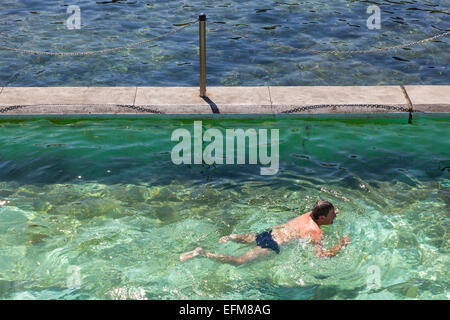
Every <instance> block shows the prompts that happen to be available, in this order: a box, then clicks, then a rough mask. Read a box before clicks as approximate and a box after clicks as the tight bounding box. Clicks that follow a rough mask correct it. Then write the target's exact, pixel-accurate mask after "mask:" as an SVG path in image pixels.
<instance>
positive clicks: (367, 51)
mask: <svg viewBox="0 0 450 320" xmlns="http://www.w3.org/2000/svg"><path fill="white" fill-rule="evenodd" d="M211 23H212V24H214V25H215V26H217V27H218V28H219V29H222V30H224V31H228V32H230V33H232V34H234V35H237V36H240V37H242V38H245V39H249V40H252V41H256V42H259V43H263V44H265V45H268V46H271V47H278V48H283V49H288V50H294V51H300V52H306V53H312V54H368V53H381V52H386V51H392V50H397V49H401V48H405V47H412V46H414V45H417V44H422V43H425V42H429V41H433V40H436V39H438V38H441V37H446V36H448V35H449V34H450V32H449V31H447V32H443V33H440V34H437V35H435V36H433V37H430V38H426V39H422V40H418V41H414V42H410V43H405V44H399V45H396V46H392V47H385V48H374V49H369V50H348V51H339V50H313V49H302V48H294V47H291V46H288V45H285V44H282V43H275V42H270V41H264V40H260V39H257V38H254V37H250V36H248V35H245V34H243V33H240V32H236V31H234V30H232V29H230V28H227V27H224V26H222V24H220V23H217V22H211Z"/></svg>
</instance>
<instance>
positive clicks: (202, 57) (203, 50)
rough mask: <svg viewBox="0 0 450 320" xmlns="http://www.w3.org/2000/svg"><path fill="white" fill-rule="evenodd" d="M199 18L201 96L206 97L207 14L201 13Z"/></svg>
mask: <svg viewBox="0 0 450 320" xmlns="http://www.w3.org/2000/svg"><path fill="white" fill-rule="evenodd" d="M198 20H199V22H200V23H199V42H200V97H206V15H205V14H204V13H201V14H200V15H199V17H198Z"/></svg>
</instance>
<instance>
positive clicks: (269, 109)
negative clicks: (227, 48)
mask: <svg viewBox="0 0 450 320" xmlns="http://www.w3.org/2000/svg"><path fill="white" fill-rule="evenodd" d="M405 89H406V94H407V95H408V97H409V98H410V100H411V102H412V104H413V111H414V112H422V111H423V112H426V113H450V86H406V87H405ZM408 111H409V104H408V101H407V98H406V97H405V94H404V93H403V90H402V89H401V87H400V86H361V87H356V86H347V87H335V86H318V87H314V86H312V87H265V86H262V87H208V88H207V98H201V97H199V89H198V87H4V88H1V87H0V115H31V114H37V115H39V114H42V115H43V114H60V115H64V114H80V115H81V114H113V115H114V114H156V113H163V114H186V115H187V114H203V115H208V114H209V115H212V114H218V113H220V114H255V115H256V114H260V115H275V114H283V113H294V114H312V115H313V114H325V113H327V114H343V115H345V114H375V113H376V114H382V113H408Z"/></svg>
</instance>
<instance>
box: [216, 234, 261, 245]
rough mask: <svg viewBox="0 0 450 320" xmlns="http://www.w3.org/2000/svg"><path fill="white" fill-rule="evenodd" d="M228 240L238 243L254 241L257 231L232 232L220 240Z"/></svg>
mask: <svg viewBox="0 0 450 320" xmlns="http://www.w3.org/2000/svg"><path fill="white" fill-rule="evenodd" d="M228 240H231V241H234V242H238V243H252V242H255V241H256V233H248V234H230V235H229V236H224V237H222V238H220V239H219V242H226V241H228Z"/></svg>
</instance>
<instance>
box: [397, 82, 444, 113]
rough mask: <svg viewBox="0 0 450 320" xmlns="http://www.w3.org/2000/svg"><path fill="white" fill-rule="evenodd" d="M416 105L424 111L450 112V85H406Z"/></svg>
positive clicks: (415, 106)
mask: <svg viewBox="0 0 450 320" xmlns="http://www.w3.org/2000/svg"><path fill="white" fill-rule="evenodd" d="M405 89H406V92H407V93H408V96H409V98H410V99H411V102H412V104H413V106H414V108H415V109H416V108H417V109H418V110H422V111H424V112H442V113H448V112H450V86H405Z"/></svg>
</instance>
